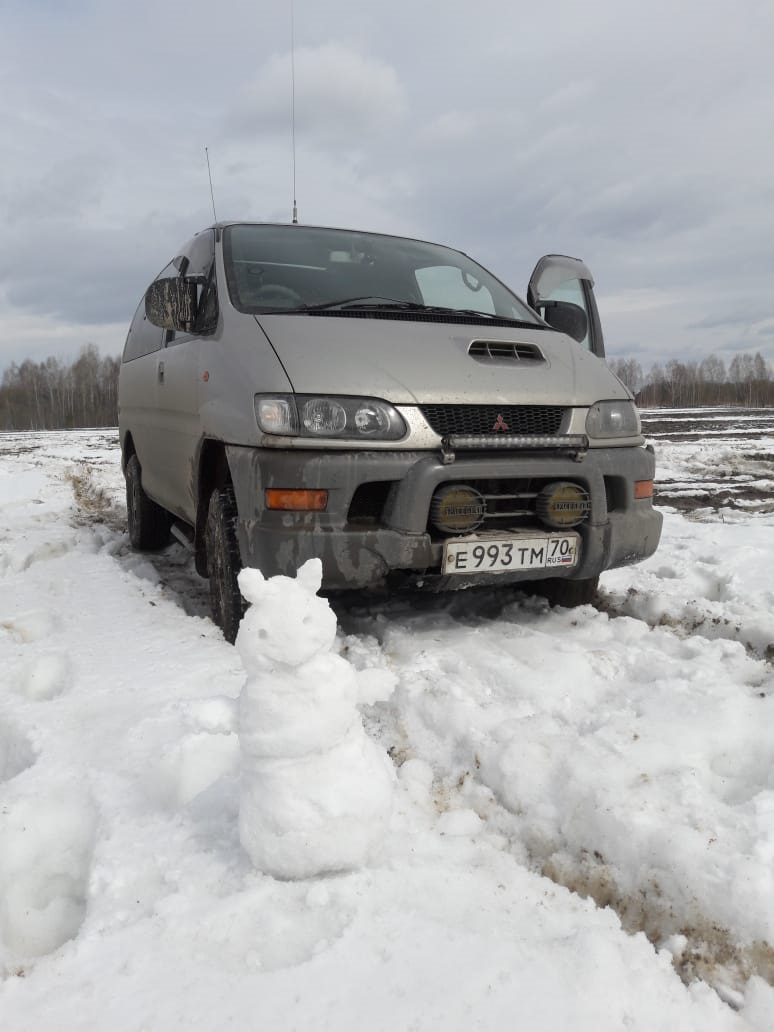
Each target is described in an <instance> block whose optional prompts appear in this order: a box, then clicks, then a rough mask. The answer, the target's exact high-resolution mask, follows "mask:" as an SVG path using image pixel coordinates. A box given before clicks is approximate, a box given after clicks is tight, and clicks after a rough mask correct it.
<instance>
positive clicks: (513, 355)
mask: <svg viewBox="0 0 774 1032" xmlns="http://www.w3.org/2000/svg"><path fill="white" fill-rule="evenodd" d="M468 354H469V355H470V357H471V358H475V359H477V360H478V361H484V362H486V361H489V360H493V359H499V360H504V361H507V362H545V358H544V357H543V352H542V351H541V350H540V348H539V347H538V346H537V344H524V343H515V342H513V341H509V340H474V341H471V344H470V347H469V348H468Z"/></svg>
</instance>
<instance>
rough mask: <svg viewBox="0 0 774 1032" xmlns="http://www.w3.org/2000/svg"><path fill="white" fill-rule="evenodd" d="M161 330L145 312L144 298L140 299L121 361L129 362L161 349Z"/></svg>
mask: <svg viewBox="0 0 774 1032" xmlns="http://www.w3.org/2000/svg"><path fill="white" fill-rule="evenodd" d="M162 335H163V330H160V329H159V327H158V326H154V325H153V323H152V322H150V321H149V319H148V317H147V315H146V314H145V298H144V297H143V299H142V300H141V301H140V303H139V305H138V306H137V311H136V312H135V313H134V319H132V324H131V326H130V327H129V333H128V335H127V338H126V344H125V345H124V353H123V356H122V361H123V362H131V361H132V360H133V359H135V358H142V356H143V355H150V354H151V353H152V352H154V351H159V350H160V349H161V338H162Z"/></svg>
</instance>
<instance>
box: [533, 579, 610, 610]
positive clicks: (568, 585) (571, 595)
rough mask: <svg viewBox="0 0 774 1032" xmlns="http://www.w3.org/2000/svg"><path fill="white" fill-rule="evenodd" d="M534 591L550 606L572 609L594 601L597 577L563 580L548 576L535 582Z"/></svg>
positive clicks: (597, 584)
mask: <svg viewBox="0 0 774 1032" xmlns="http://www.w3.org/2000/svg"><path fill="white" fill-rule="evenodd" d="M534 587H535V593H536V594H537V595H542V596H543V598H547V599H548V601H549V602H550V603H551V605H552V606H564V607H565V608H566V609H574V608H575V606H585V605H588V603H589V602H593V601H594V597H595V595H596V593H597V588H598V587H599V577H598V576H597V577H585V578H584V579H583V580H565V579H564V578H561V577H549V578H548V580H544V581H538V582H537V583H536V584H535V586H534Z"/></svg>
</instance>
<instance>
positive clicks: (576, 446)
mask: <svg viewBox="0 0 774 1032" xmlns="http://www.w3.org/2000/svg"><path fill="white" fill-rule="evenodd" d="M443 446H444V448H446V449H452V450H453V449H455V448H456V449H463V450H464V449H465V448H497V449H499V450H502V449H506V448H510V449H514V448H518V449H521V450H524V451H528V450H530V449H535V448H541V449H543V448H551V449H553V450H554V451H556V450H558V449H560V450H562V451H578V450H583V451H585V450H586V449H587V448H588V446H589V439H588V437H586V435H585V434H564V435H562V436H558V437H551V436H549V435H548V434H539V435H534V436H533V435H530V434H451V435H450V436H449V437H444V439H443Z"/></svg>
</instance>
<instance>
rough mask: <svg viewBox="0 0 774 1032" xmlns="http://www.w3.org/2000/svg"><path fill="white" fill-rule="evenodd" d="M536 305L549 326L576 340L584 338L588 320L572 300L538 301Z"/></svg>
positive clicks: (579, 340)
mask: <svg viewBox="0 0 774 1032" xmlns="http://www.w3.org/2000/svg"><path fill="white" fill-rule="evenodd" d="M537 307H538V309H539V310H541V309H542V312H541V314H542V316H543V318H544V319H545V321H546V322H547V323H548V325H549V326H553V328H554V329H555V330H559V332H560V333H566V334H567V336H568V337H572V339H573V340H577V341H578V343H580V342H581V341H583V340H585V338H586V334H587V333H588V329H589V320H588V316H587V315H586V313H585V312H584V311H583V309H582V308H581V306H580V305H575V304H573V303H572V301H538V302H537Z"/></svg>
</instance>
